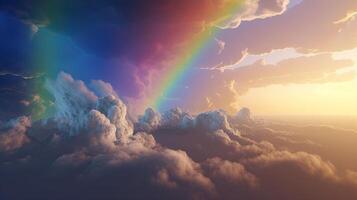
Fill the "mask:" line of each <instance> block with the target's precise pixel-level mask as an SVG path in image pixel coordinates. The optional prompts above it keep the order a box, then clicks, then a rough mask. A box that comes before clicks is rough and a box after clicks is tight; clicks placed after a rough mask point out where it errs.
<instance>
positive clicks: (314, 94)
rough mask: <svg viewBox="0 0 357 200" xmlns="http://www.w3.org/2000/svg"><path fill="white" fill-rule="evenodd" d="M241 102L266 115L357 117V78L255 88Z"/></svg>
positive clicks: (242, 97)
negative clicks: (340, 81)
mask: <svg viewBox="0 0 357 200" xmlns="http://www.w3.org/2000/svg"><path fill="white" fill-rule="evenodd" d="M240 102H241V104H243V105H244V106H247V107H250V108H251V109H252V110H254V111H256V112H257V113H258V114H262V115H357V103H356V102H357V79H354V80H353V81H349V82H342V83H326V84H292V85H272V86H268V87H263V88H255V89H252V90H250V91H249V92H248V93H247V94H246V95H244V96H241V98H240Z"/></svg>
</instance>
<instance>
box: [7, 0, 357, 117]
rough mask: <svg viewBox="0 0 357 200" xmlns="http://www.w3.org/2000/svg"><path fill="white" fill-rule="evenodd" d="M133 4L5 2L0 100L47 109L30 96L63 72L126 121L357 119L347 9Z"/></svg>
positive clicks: (355, 46)
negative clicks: (117, 108)
mask: <svg viewBox="0 0 357 200" xmlns="http://www.w3.org/2000/svg"><path fill="white" fill-rule="evenodd" d="M139 2H140V3H138V2H136V3H133V2H131V1H120V2H115V1H113V2H111V1H109V2H105V3H104V2H100V1H96V0H91V1H86V2H81V1H76V2H72V1H61V2H57V1H38V2H36V3H33V2H31V1H21V2H18V1H3V2H2V3H1V5H0V23H1V30H0V31H1V36H2V38H1V43H2V45H1V63H0V73H1V75H0V76H1V83H2V84H1V87H2V90H6V91H7V93H8V94H3V95H5V96H6V95H7V96H16V97H17V99H16V100H15V101H16V102H17V103H19V102H21V101H22V102H24V101H30V99H31V98H32V97H33V96H40V97H41V98H42V99H44V100H48V101H50V99H49V98H50V97H45V96H43V93H45V92H44V91H43V89H42V88H39V87H35V86H33V85H39V84H36V83H38V82H41V81H43V80H45V79H46V78H53V77H55V76H56V75H57V74H58V73H59V72H61V71H63V72H66V73H70V74H72V75H73V76H74V77H75V78H78V79H82V80H83V81H85V82H87V83H89V82H90V81H91V80H105V81H107V82H109V83H110V84H112V85H113V88H114V90H115V91H116V92H118V94H119V95H120V97H121V98H122V99H123V100H124V101H125V102H127V103H128V104H129V109H130V110H132V113H135V114H140V113H143V111H144V110H145V108H146V107H152V108H154V109H157V110H160V111H164V110H167V109H170V108H173V107H180V108H182V109H184V110H186V111H190V112H194V113H198V112H201V111H206V110H209V109H224V110H226V111H227V112H230V113H235V112H237V111H238V110H239V109H240V108H242V107H249V108H251V109H252V110H254V111H255V113H257V114H264V115H269V114H271V115H275V114H284V115H356V114H357V107H356V106H355V105H354V103H353V102H355V101H356V100H357V96H356V93H355V92H354V91H355V89H356V76H355V74H356V55H357V39H356V38H357V37H356V33H357V31H356V27H357V26H356V23H357V21H356V20H355V18H356V16H355V15H356V11H357V5H356V2H355V1H353V0H347V1H344V2H343V3H341V2H338V1H333V0H331V1H328V2H326V1H321V0H310V1H304V0H291V1H288V0H280V1H274V0H268V1H258V0H247V1H239V0H238V1H237V0H232V1H230V0H229V1H220V0H218V1H211V0H200V1H197V2H192V1H186V0H184V1H174V0H170V1H160V0H157V1H156V0H155V1H150V2H147V1H139ZM94 8H95V9H96V12H93V9H94ZM14 75H15V77H11V76H14ZM21 77H31V78H33V79H31V80H30V79H25V80H24V82H27V83H24V84H25V85H26V87H23V86H21V85H19V86H17V87H18V88H16V90H17V91H21V92H22V93H24V94H26V95H24V96H23V97H21V98H22V99H21V98H20V97H19V95H16V94H12V92H11V91H9V88H10V84H11V79H14V78H15V79H16V78H18V79H21ZM9 82H10V83H9ZM29 82H31V83H29ZM32 82H34V83H32ZM29 85H32V86H31V89H29V88H28V87H29ZM41 95H42V96H41ZM14 98H15V97H14ZM1 103H2V104H4V105H6V107H10V105H7V104H10V103H11V104H13V103H14V101H11V102H6V101H4V100H2V102H1ZM16 107H21V105H19V106H16ZM8 112H9V113H11V112H13V111H11V110H10V109H9V111H8Z"/></svg>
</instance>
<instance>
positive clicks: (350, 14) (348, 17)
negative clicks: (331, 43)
mask: <svg viewBox="0 0 357 200" xmlns="http://www.w3.org/2000/svg"><path fill="white" fill-rule="evenodd" d="M356 14H357V11H352V12H348V13H347V14H346V16H345V17H344V18H342V19H339V20H337V21H334V22H333V23H334V24H341V23H346V22H348V21H351V20H354V19H355V16H356Z"/></svg>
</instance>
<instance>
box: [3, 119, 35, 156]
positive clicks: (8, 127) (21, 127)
mask: <svg viewBox="0 0 357 200" xmlns="http://www.w3.org/2000/svg"><path fill="white" fill-rule="evenodd" d="M30 126H31V119H30V118H29V117H26V116H22V117H19V118H17V119H13V120H11V121H9V122H7V123H4V124H0V152H2V151H12V150H16V149H18V148H21V147H22V146H23V145H24V144H26V143H28V142H29V141H30V140H29V138H28V137H27V135H26V131H27V130H28V128H29V127H30Z"/></svg>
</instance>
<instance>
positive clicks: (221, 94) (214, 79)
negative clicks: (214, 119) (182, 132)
mask: <svg viewBox="0 0 357 200" xmlns="http://www.w3.org/2000/svg"><path fill="white" fill-rule="evenodd" d="M353 65H354V61H353V60H350V59H338V60H337V59H336V60H335V59H334V58H333V55H332V54H330V53H324V54H317V55H310V56H300V57H296V58H290V59H286V60H282V61H280V62H278V63H275V64H267V63H265V62H264V61H262V60H260V61H257V62H255V63H253V64H250V65H247V66H243V67H238V68H232V69H225V70H223V71H221V70H197V73H199V76H198V77H197V78H195V79H194V80H190V88H189V89H190V91H200V93H199V94H198V93H197V92H196V93H195V92H192V93H191V92H190V93H189V94H185V101H188V102H189V103H187V104H185V103H183V107H184V108H185V109H190V110H193V111H196V112H197V111H201V110H207V105H206V104H204V103H202V102H204V101H206V98H207V97H208V98H209V100H210V103H211V109H212V108H213V109H214V108H221V109H224V110H227V111H235V112H237V111H238V109H239V96H241V95H243V94H245V93H246V92H248V91H249V90H250V89H253V88H260V87H266V86H270V85H274V84H278V85H287V84H307V83H311V84H323V83H333V82H346V81H350V80H353V79H354V78H355V77H356V73H355V72H354V71H351V70H349V69H350V68H351V67H352V66H353ZM344 70H345V71H344ZM202 85H205V87H203V88H202Z"/></svg>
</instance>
